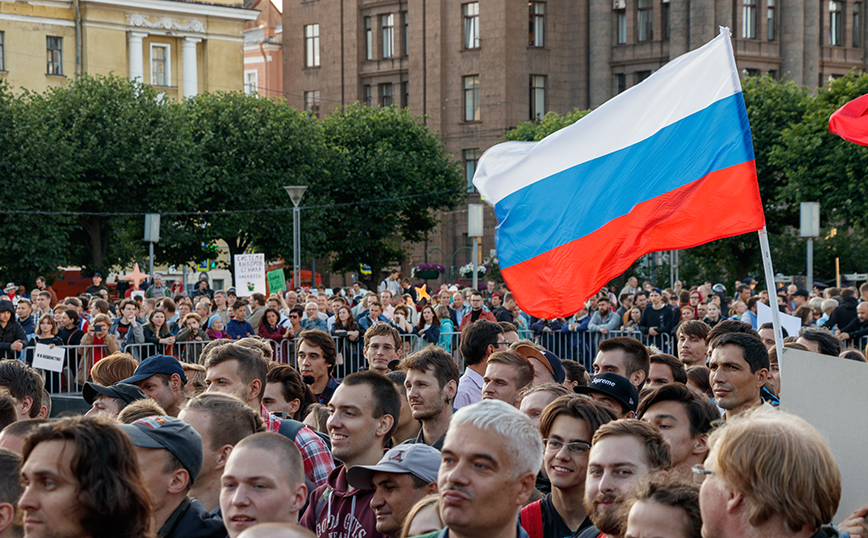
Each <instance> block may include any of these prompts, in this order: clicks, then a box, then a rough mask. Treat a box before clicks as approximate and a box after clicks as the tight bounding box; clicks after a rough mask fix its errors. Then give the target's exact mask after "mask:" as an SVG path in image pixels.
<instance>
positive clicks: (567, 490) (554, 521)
mask: <svg viewBox="0 0 868 538" xmlns="http://www.w3.org/2000/svg"><path fill="white" fill-rule="evenodd" d="M616 418H617V416H616V415H615V413H613V412H612V411H611V410H609V409H608V408H606V407H604V406H602V405H600V404H598V403H596V402H592V401H589V400H588V399H586V398H583V397H581V396H577V395H575V394H571V395H567V396H562V397H560V398H558V399H557V400H555V401H554V402H552V403H551V405H549V406H548V407H546V409H545V411H544V412H543V414H542V418H541V419H540V433H542V436H543V447H544V452H543V467H544V469H545V470H546V473H547V474H548V477H549V480H550V481H551V493H549V494H548V495H547V496H546V497H545V498H544V499H541V500H539V501H536V502H533V503H531V504H529V505H527V506H525V507H524V508H523V509H522V510H521V525H522V527H524V528H525V530H527V532H528V534H529V535H530V536H541V537H543V538H563V537H564V536H573V535H575V534H576V533H577V532H580V531H582V530H584V529H586V528H588V527H590V526H591V520H590V519H589V518H588V515H587V513H586V512H585V509H584V505H583V502H582V501H583V500H584V497H585V479H586V477H587V468H588V451H589V450H590V448H591V438H593V436H594V433H595V432H596V431H597V429H598V428H599V427H600V426H601V425H603V424H606V423H607V422H611V421H613V420H615V419H616Z"/></svg>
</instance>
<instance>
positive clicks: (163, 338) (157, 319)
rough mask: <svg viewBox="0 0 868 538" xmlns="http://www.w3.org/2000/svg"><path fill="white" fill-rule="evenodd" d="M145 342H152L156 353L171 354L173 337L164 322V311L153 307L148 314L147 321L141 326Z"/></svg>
mask: <svg viewBox="0 0 868 538" xmlns="http://www.w3.org/2000/svg"><path fill="white" fill-rule="evenodd" d="M142 333H143V334H144V336H145V343H147V344H153V345H154V348H155V349H156V354H157V355H171V354H172V344H174V343H175V337H174V336H173V335H172V331H170V330H169V324H168V323H166V311H165V310H163V309H161V308H155V309H154V310H153V311H152V312H151V315H150V316H148V323H147V324H145V326H144V327H142Z"/></svg>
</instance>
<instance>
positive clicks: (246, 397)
mask: <svg viewBox="0 0 868 538" xmlns="http://www.w3.org/2000/svg"><path fill="white" fill-rule="evenodd" d="M205 369H206V374H205V383H206V384H207V385H208V392H223V393H226V394H231V395H233V396H237V397H238V398H241V401H243V402H247V405H249V406H250V407H251V408H252V409H255V410H259V412H260V413H261V415H262V420H263V421H264V422H265V425H266V427H267V428H268V431H270V432H274V433H279V430H280V424H281V422H282V420H281V419H280V418H278V417H276V416H274V415H272V414H271V413H269V412H268V410H267V409H266V408H265V406H263V405H262V395H263V393H264V391H265V383H266V372H267V370H268V366H267V363H266V361H265V358H264V357H262V356H261V355H259V354H257V353H256V351H254V350H253V349H251V348H248V347H244V346H239V345H237V344H227V345H223V346H220V347H218V348H215V349H214V350H213V351H212V352H211V353H210V354H209V355H208V357H207V359H206V360H205ZM293 440H294V441H295V444H296V446H298V449H299V450H300V451H301V455H302V457H303V458H304V474H305V477H306V478H307V479H308V480H310V481H311V482H313V483H314V484H316V485H317V486H320V485H322V484H325V483H326V478H327V477H328V475H329V473H330V472H331V471H332V469H334V468H335V462H334V460H333V459H332V455H331V452H329V449H328V447H327V446H326V444H325V441H323V440H322V439H320V437H319V436H318V435H317V434H316V433H314V431H313V430H311V429H310V428H308V427H306V426H305V427H302V428H301V429H299V430H298V433H297V434H296V435H295V438H294V439H293Z"/></svg>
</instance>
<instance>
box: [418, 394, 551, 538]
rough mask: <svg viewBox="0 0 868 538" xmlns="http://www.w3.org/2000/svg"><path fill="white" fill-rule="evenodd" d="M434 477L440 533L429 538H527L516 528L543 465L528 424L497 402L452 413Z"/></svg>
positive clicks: (540, 449) (536, 436)
mask: <svg viewBox="0 0 868 538" xmlns="http://www.w3.org/2000/svg"><path fill="white" fill-rule="evenodd" d="M442 454H443V458H442V460H441V464H440V472H439V474H438V485H439V489H440V516H441V518H442V519H443V521H444V522H445V523H446V528H445V529H443V530H440V531H436V532H433V533H430V534H426V535H423V536H425V537H429V538H434V537H437V538H446V537H447V536H448V537H449V538H476V537H479V536H490V537H498V538H505V537H510V538H513V537H515V538H527V536H528V534H527V532H525V530H524V529H523V528H521V526H518V525H516V517H517V516H518V511H519V510H520V509H521V507H522V506H523V505H524V504H525V503H526V502H527V500H528V498H530V495H531V493H532V492H533V488H534V481H535V479H536V474H537V472H539V469H540V466H541V465H542V459H543V447H542V441H541V440H540V436H539V432H538V431H537V430H536V428H535V427H534V425H533V423H532V422H531V421H530V419H529V418H528V417H527V416H525V415H524V414H522V413H521V411H519V410H517V409H516V408H514V407H512V406H510V405H508V404H506V403H504V402H501V401H499V400H485V401H483V402H480V403H478V404H476V405H472V406H468V407H465V408H464V409H461V410H460V411H458V412H457V413H456V414H455V416H454V417H453V419H452V425H451V426H450V428H449V432H448V433H447V434H446V440H445V442H444V443H443V450H442Z"/></svg>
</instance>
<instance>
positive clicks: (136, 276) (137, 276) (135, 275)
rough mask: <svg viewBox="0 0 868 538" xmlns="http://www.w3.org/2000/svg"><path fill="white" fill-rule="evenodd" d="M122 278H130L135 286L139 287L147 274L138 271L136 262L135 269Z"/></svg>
mask: <svg viewBox="0 0 868 538" xmlns="http://www.w3.org/2000/svg"><path fill="white" fill-rule="evenodd" d="M123 278H124V279H125V280H132V281H133V283H134V284H135V285H136V288H140V287H141V283H142V281H144V280H147V279H148V275H147V274H146V273H143V272H141V271H139V264H138V263H137V264H136V266H135V270H134V271H133V272H132V273H127V274H125V275H124V276H123Z"/></svg>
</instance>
